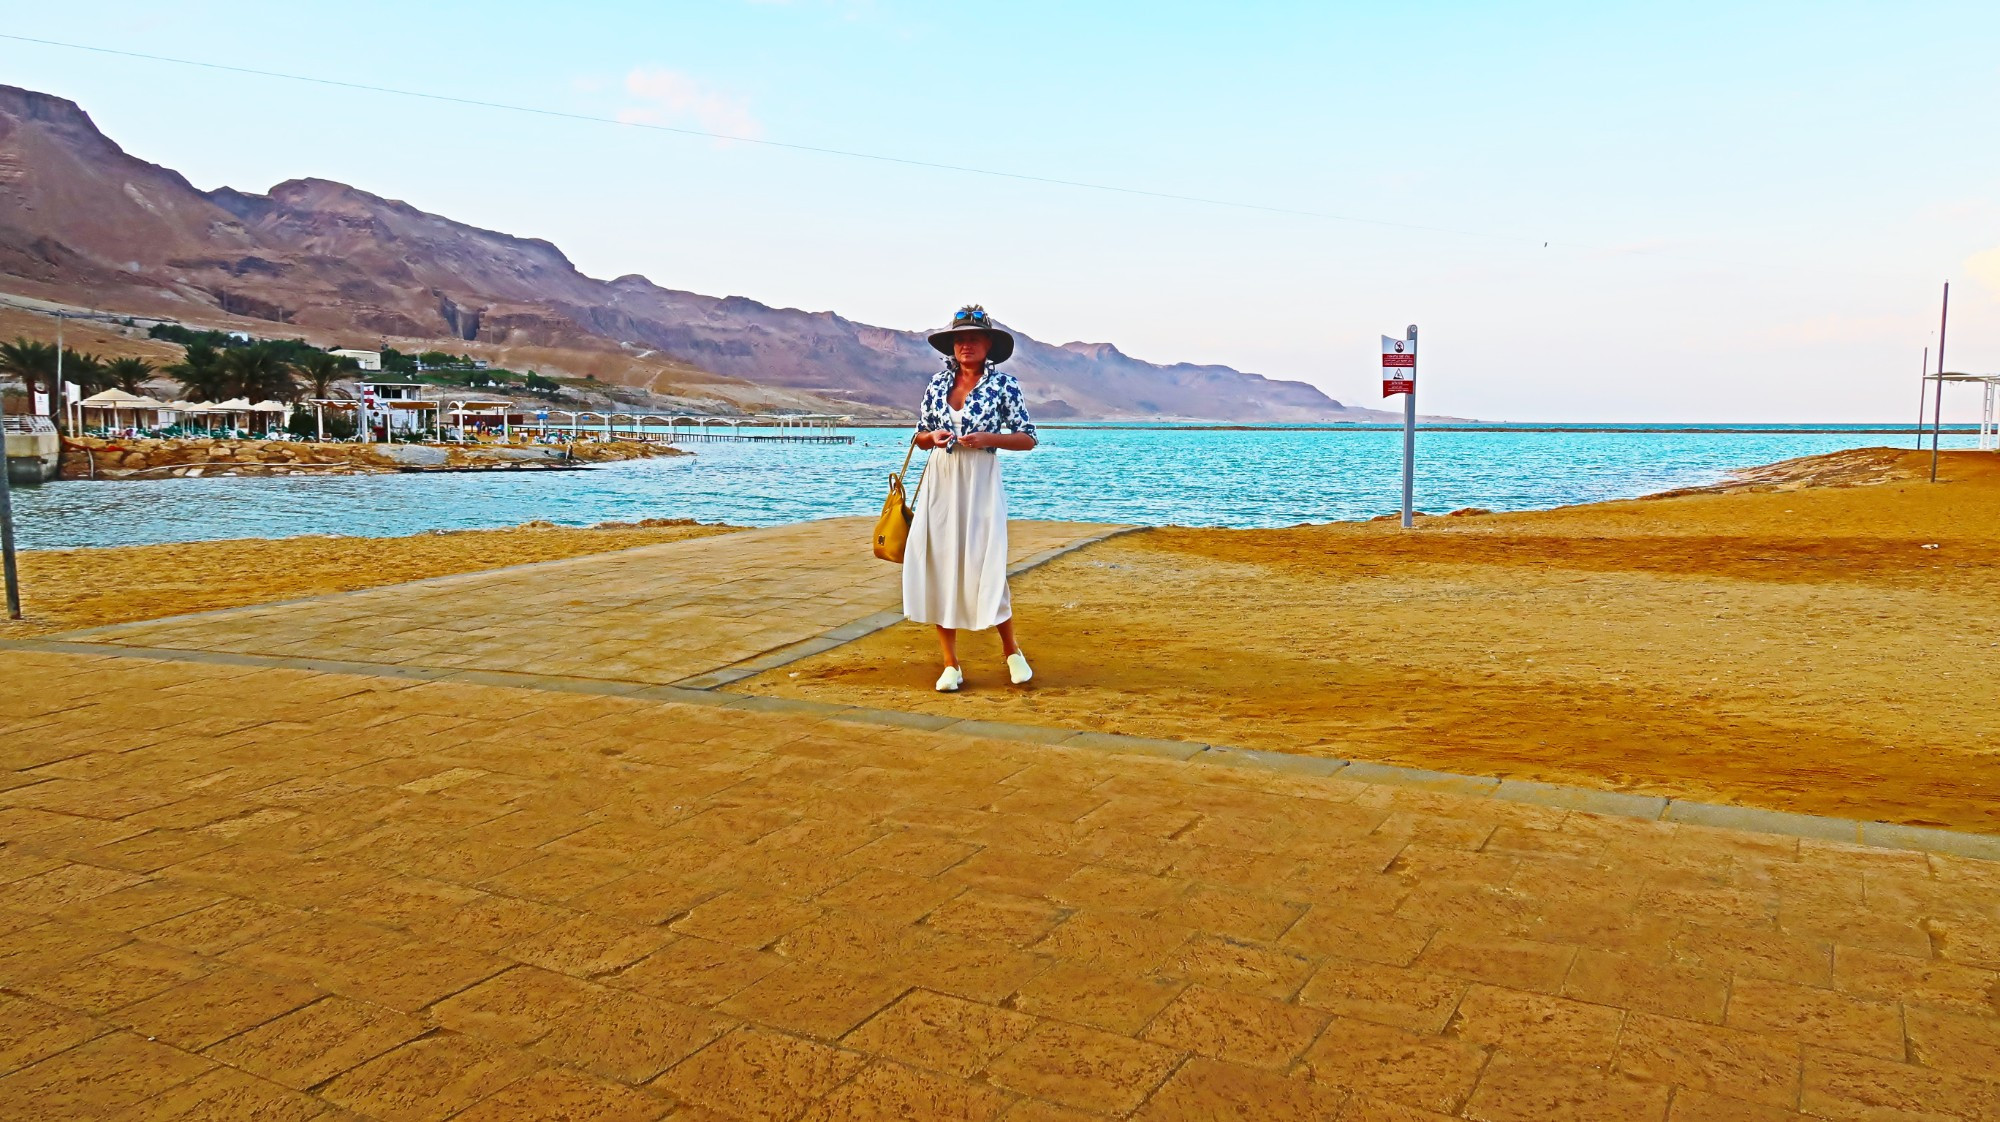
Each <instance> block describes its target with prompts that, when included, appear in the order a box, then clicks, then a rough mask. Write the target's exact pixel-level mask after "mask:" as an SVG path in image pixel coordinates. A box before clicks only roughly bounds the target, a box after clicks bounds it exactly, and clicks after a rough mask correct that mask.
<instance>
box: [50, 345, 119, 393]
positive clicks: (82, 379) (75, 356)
mask: <svg viewBox="0 0 2000 1122" xmlns="http://www.w3.org/2000/svg"><path fill="white" fill-rule="evenodd" d="M62 376H63V381H65V382H74V383H76V384H77V385H78V386H80V387H82V389H83V392H84V393H85V394H94V393H98V392H100V391H103V390H108V389H110V388H111V387H112V386H113V385H114V384H115V383H113V381H112V379H111V366H110V364H109V363H107V362H105V361H104V360H103V359H101V358H99V357H98V356H96V355H94V354H80V353H78V352H76V351H72V350H70V349H69V348H67V347H65V348H63V367H62Z"/></svg>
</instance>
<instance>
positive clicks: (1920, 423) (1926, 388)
mask: <svg viewBox="0 0 2000 1122" xmlns="http://www.w3.org/2000/svg"><path fill="white" fill-rule="evenodd" d="M1930 385H1931V349H1930V348H1929V347H1925V348H1924V365H1923V366H1922V368H1920V369H1919V370H1918V371H1917V451H1919V452H1921V451H1923V450H1924V394H1926V393H1928V392H1930Z"/></svg>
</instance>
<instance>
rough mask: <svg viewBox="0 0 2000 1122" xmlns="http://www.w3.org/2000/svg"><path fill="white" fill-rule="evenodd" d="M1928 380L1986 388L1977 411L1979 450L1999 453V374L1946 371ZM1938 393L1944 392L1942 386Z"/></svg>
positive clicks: (1933, 375)
mask: <svg viewBox="0 0 2000 1122" xmlns="http://www.w3.org/2000/svg"><path fill="white" fill-rule="evenodd" d="M1930 380H1931V381H1933V382H1938V383H1944V382H1971V383H1974V384H1977V385H1983V386H1984V387H1985V388H1986V394H1985V399H1984V401H1982V402H1981V404H1980V409H1979V450H1980V451H1982V452H1992V451H2000V374H1965V373H1952V372H1950V371H1946V372H1945V373H1943V374H1932V375H1931V376H1930ZM1938 392H1939V393H1943V392H1944V386H1943V385H1939V386H1938Z"/></svg>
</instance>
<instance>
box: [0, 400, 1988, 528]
mask: <svg viewBox="0 0 2000 1122" xmlns="http://www.w3.org/2000/svg"><path fill="white" fill-rule="evenodd" d="M1874 428H1875V429H1876V431H1868V430H1867V429H1866V428H1864V427H1863V426H1855V427H1853V428H1851V429H1846V430H1841V431H1831V432H1829V431H1826V427H1825V426H1819V427H1815V428H1814V430H1813V431H1803V426H1799V427H1787V426H1764V427H1761V428H1758V429H1757V430H1756V431H1751V432H1741V431H1732V432H1722V431H1717V430H1716V429H1713V428H1700V427H1690V428H1680V429H1673V430H1668V431H1661V430H1658V429H1651V430H1647V431H1639V430H1637V429H1636V428H1628V429H1625V430H1617V429H1613V430H1610V431H1606V430H1603V429H1591V430H1584V429H1581V428H1573V429H1568V430H1562V429H1557V430H1554V431H1550V430H1546V429H1534V430H1531V429H1528V428H1525V427H1508V426H1492V427H1486V428H1481V429H1478V430H1475V431H1421V432H1420V433H1419V435H1418V441H1417V506H1418V509H1420V510H1425V511H1430V512H1433V513H1442V512H1445V511H1450V510H1455V509H1458V508H1460V507H1484V508H1487V509H1490V510H1523V509H1532V508H1541V507H1552V506H1561V505H1564V504H1569V503H1583V502H1594V501H1598V500H1602V499H1615V498H1628V497H1632V496H1637V495H1644V494H1649V493H1652V492H1656V491H1662V490H1667V489H1669V488H1674V487H1687V486H1695V485H1700V484H1706V483H1713V482H1715V481H1717V480H1719V479H1721V478H1723V477H1724V476H1725V475H1726V474H1727V473H1728V472H1729V471H1730V470H1731V469H1733V468H1741V467H1749V466H1752V465H1756V464H1764V463H1770V462H1772V461H1774V460H1783V459H1789V458H1791V457H1794V456H1807V455H1813V454H1815V453H1820V452H1831V451H1835V450H1837V449H1842V448H1860V447H1869V446H1881V445H1890V446H1900V447H1905V448H1908V447H1912V446H1913V443H1914V439H1915V438H1914V437H1913V436H1912V435H1911V434H1909V433H1908V432H1904V433H1902V434H1899V435H1898V434H1884V433H1882V432H1880V431H1879V426H1877V427H1874ZM846 431H848V432H849V433H850V434H851V435H853V436H854V437H855V442H854V443H853V444H779V443H748V442H746V443H700V444H692V445H689V446H688V447H689V450H690V451H692V452H694V453H695V454H694V455H692V456H676V457H671V458H662V459H652V460H635V461H629V462H625V463H616V464H605V465H600V466H596V467H591V468H587V469H584V470H580V471H562V472H506V473H469V474H436V475H362V476H288V477H280V478H251V477H240V478H216V477H213V476H209V477H204V478H200V479H154V480H146V481H124V480H121V481H97V482H90V481H70V482H61V483H50V484H45V485H43V486H40V487H21V488H17V489H16V490H15V492H14V506H15V514H16V521H17V526H18V531H19V537H20V543H21V546H22V547H23V548H26V549H50V548H61V547H68V546H105V545H132V544H142V543H151V542H173V541H199V540H205V539H211V538H242V537H289V536H293V535H298V534H343V535H359V536H370V537H383V536H393V535H400V534H414V533H419V532H421V531H425V530H459V529H475V528H486V527H497V526H513V525H518V524H519V523H522V522H527V521H531V520H536V519H545V520H547V521H550V522H557V523H563V524H569V525H579V526H582V525H590V524H592V523H596V522H606V521H636V520H638V519H641V518H693V519H697V520H699V521H703V522H729V523H734V524H736V525H742V526H764V525H773V524H777V523H782V522H796V521H800V520H803V519H810V518H826V517H830V516H835V515H871V516H872V515H874V514H875V513H876V512H878V511H879V510H880V509H881V505H882V496H883V494H884V491H885V488H886V485H887V480H888V475H889V473H890V472H891V471H893V470H895V468H896V467H897V466H898V465H899V464H900V463H901V462H902V458H903V449H904V447H905V445H906V444H907V441H908V433H907V431H905V430H898V429H851V430H846ZM1041 436H1042V443H1041V447H1039V448H1037V449H1036V450H1035V451H1034V452H1031V453H1027V454H1014V453H1002V456H1003V457H1004V460H1005V466H1004V471H1005V478H1006V481H1007V502H1008V508H1009V512H1010V513H1011V514H1012V516H1013V517H1015V518H1052V519H1065V520H1075V521H1094V522H1125V523H1135V524H1142V525H1180V526H1245V527H1249V526H1289V525H1294V524H1297V523H1301V522H1330V521H1342V520H1353V519H1365V518H1370V517H1373V516H1375V515H1379V514H1386V513H1389V512H1391V511H1394V510H1396V509H1398V504H1399V503H1400V502H1401V470H1402V469H1401V464H1402V461H1401V455H1402V451H1401V449H1402V439H1403V437H1402V432H1401V430H1400V429H1397V428H1385V427H1372V426H1371V427H1335V428H1330V429H1329V428H1307V427H1285V426H1269V427H1258V428H1247V429H1214V428H1195V427H1180V428H1175V427H1161V426H1136V425H1134V426H1105V427H1087V428H1086V427H1068V426H1061V427H1059V426H1055V425H1045V426H1043V427H1042V434H1041ZM1972 444H1973V438H1972V437H1971V436H1969V435H1966V434H1963V433H1947V434H1946V435H1945V437H1944V442H1943V446H1944V447H1947V448H1967V447H1971V446H1972ZM923 455H924V454H923V453H921V452H919V453H918V454H917V460H916V463H914V464H913V465H912V466H911V475H912V477H913V478H914V476H915V475H916V473H917V472H918V470H919V466H920V465H921V464H922V462H923Z"/></svg>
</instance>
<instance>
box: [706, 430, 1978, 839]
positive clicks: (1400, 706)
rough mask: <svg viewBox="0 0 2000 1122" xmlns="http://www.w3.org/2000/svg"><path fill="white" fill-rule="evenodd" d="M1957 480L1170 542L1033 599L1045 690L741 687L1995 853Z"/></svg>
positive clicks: (1924, 463)
mask: <svg viewBox="0 0 2000 1122" xmlns="http://www.w3.org/2000/svg"><path fill="white" fill-rule="evenodd" d="M1945 463H1946V478H1947V480H1948V482H1946V483H1942V484H1937V485H1932V484H1929V483H1926V482H1922V481H1920V479H1919V478H1913V476H1915V475H1916V474H1917V473H1920V472H1921V471H1922V470H1923V469H1925V468H1927V467H1928V457H1919V456H1914V455H1906V454H1895V453H1857V454H1849V455H1847V456H1843V457H1834V458H1831V461H1829V458H1825V457H1821V458H1816V460H1815V461H1814V462H1813V463H1811V464H1809V465H1805V466H1804V467H1803V468H1801V469H1797V470H1794V471H1792V472H1790V473H1789V474H1788V473H1786V472H1782V471H1781V472H1774V473H1771V477H1770V479H1768V480H1767V481H1766V482H1764V483H1761V484H1758V485H1757V487H1758V489H1750V488H1736V489H1730V490H1727V491H1726V492H1724V493H1712V494H1692V495H1685V496H1680V497H1674V498H1666V499H1654V500H1641V501H1633V502H1619V503H1605V504H1600V505H1594V506H1587V507H1573V508H1567V509H1562V510H1555V511H1547V512H1536V513H1525V514H1510V515H1489V516H1479V517H1469V518H1439V519H1429V520H1426V521H1425V522H1424V523H1423V524H1422V526H1421V527H1420V528H1419V529H1418V530H1416V531H1415V532H1411V533H1405V532H1402V531H1400V530H1399V529H1398V528H1396V527H1395V526H1394V525H1392V524H1379V523H1378V524H1337V525H1332V526H1321V527H1301V528H1297V529H1286V530H1265V531H1231V530H1157V531H1150V532H1146V533H1142V534H1135V535H1130V536H1126V537H1122V538H1119V539H1116V540H1113V541H1109V542H1105V543H1103V544H1100V545H1096V546H1093V547H1091V548H1090V549H1088V550H1086V551H1083V552H1080V553H1077V554H1073V555H1070V556H1068V557H1065V558H1062V559H1060V560H1058V561H1056V562H1053V563H1051V564H1050V565H1048V566H1046V567H1044V568H1042V569H1039V570H1037V571H1036V572H1034V573H1032V574H1030V575H1028V576H1027V577H1025V578H1022V579H1021V580H1020V581H1018V582H1017V584H1016V588H1015V603H1016V615H1017V619H1018V620H1019V621H1020V624H1019V626H1020V629H1021V635H1022V639H1023V643H1024V645H1025V647H1026V649H1027V651H1028V653H1029V654H1030V656H1031V657H1032V658H1033V660H1034V661H1035V664H1036V667H1037V673H1038V677H1037V680H1036V682H1035V684H1034V686H1033V687H1032V688H1031V689H1028V690H1015V689H1011V688H1009V687H1007V685H1006V679H1005V675H1004V672H1003V671H1002V669H1001V668H1000V666H999V664H998V657H997V653H996V652H993V651H989V650H987V649H986V644H985V643H984V642H982V641H969V642H968V643H967V645H966V647H965V650H966V651H967V652H968V654H969V659H968V674H969V681H970V683H971V689H970V690H969V692H968V693H966V694H964V695H961V696H959V697H954V698H940V697H938V696H936V695H933V694H929V693H927V692H926V690H925V688H924V687H925V686H926V685H927V683H928V682H929V680H930V677H931V676H932V675H933V674H934V673H935V668H934V667H933V665H932V662H933V658H934V655H933V644H932V642H931V639H930V638H929V636H928V635H927V634H925V633H924V630H923V629H921V628H918V627H915V626H902V627H897V628H893V629H890V630H887V631H883V632H880V633H878V634H876V635H873V636H870V637H868V638H866V639H863V640H861V641H859V642H857V643H854V644H851V645H848V646H845V647H842V648H840V649H838V650H835V651H831V652H829V653H827V654H824V655H821V656H818V657H816V658H814V659H811V660H808V661H805V662H802V663H798V664H795V665H791V666H787V667H785V668H783V669H782V670H778V671H773V672H771V673H768V674H766V675H764V676H762V677H760V678H756V679H752V680H751V681H749V682H746V683H742V684H741V685H739V686H736V687H732V688H738V689H746V690H750V691H754V692H760V693H767V694H771V695H775V696H782V697H801V698H812V699H816V700H821V701H829V702H840V703H848V704H857V705H871V706H880V707H892V708H910V709H918V710H921V711H925V712H935V713H949V714H951V715H954V716H959V717H974V718H979V719H988V720H1001V721H1017V722H1026V723H1034V724H1045V725H1057V726H1068V727H1082V728H1094V729H1101V730H1106V731H1115V732H1122V733H1131V734H1137V735H1146V736H1164V737H1175V738H1180V739H1187V740H1197V741H1207V742H1212V743H1221V744H1233V745H1240V746H1245V747H1254V748H1269V749H1277V750H1281V751H1287V752H1302V753H1313V754H1320V755H1327V756H1334V757H1339V758H1343V759H1362V760H1377V761H1385V762H1392V763H1399V764H1405V765H1411V766H1417V767H1426V768H1435V769H1440V770H1448V771H1456V772H1463V773H1469V774H1475V775H1490V776H1497V777H1503V778H1518V779H1533V780H1543V781H1550V782H1559V783H1572V784H1580V785H1584V786H1591V787H1599V788H1606V789H1614V790H1624V791H1635V792H1644V793H1648V794H1658V795H1668V796H1676V797H1683V798H1694V799H1699V800H1706V801H1713V802H1724V803H1738V804H1744V805H1750V806H1762V807H1769V808H1773V809H1779V810H1787V811H1797V812H1803V813H1813V814H1827V815H1836V816H1842V817H1854V818H1863V819H1880V820H1885V821H1892V822H1903V823H1910V824H1923V825H1940V826H1949V827H1955V828H1959V829H1969V830H1977V831H1982V832H1987V833H1996V832H2000V750H1996V749H2000V739H1997V738H1996V732H1995V730H1996V728H2000V710H1996V708H1995V698H1996V696H2000V694H1996V687H1995V685H1994V683H1995V682H2000V460H1996V458H1995V457H1992V456H1990V455H1988V456H1982V455H1980V454H1977V453H1961V454H1957V455H1951V456H1948V457H1947V458H1946V461H1945ZM1801 477H1810V478H1812V479H1814V480H1816V481H1817V483H1818V485H1816V486H1813V487H1809V488H1797V487H1796V483H1797V480H1798V479H1799V478H1801ZM1883 480H1886V481H1883ZM1871 481H1872V482H1871ZM1850 482H1871V485H1864V486H1842V485H1837V484H1844V483H1850ZM1828 484H1836V485H1828ZM1774 488H1782V489H1774ZM1794 488H1796V489H1794ZM1930 546H1935V548H1927V547H1930Z"/></svg>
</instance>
